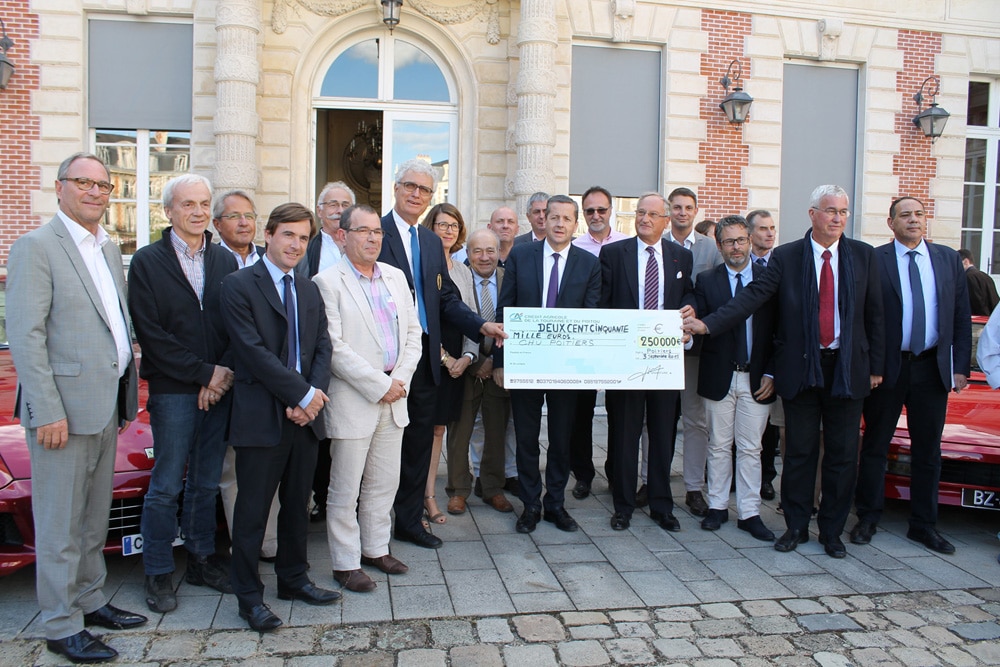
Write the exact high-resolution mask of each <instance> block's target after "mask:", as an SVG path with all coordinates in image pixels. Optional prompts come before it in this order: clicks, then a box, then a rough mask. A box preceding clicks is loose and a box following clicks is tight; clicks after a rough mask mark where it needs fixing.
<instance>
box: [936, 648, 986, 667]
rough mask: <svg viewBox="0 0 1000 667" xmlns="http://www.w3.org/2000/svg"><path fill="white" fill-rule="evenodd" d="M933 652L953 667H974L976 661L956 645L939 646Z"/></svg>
mask: <svg viewBox="0 0 1000 667" xmlns="http://www.w3.org/2000/svg"><path fill="white" fill-rule="evenodd" d="M934 654H935V655H937V656H938V657H940V658H941V659H942V660H944V661H945V662H946V663H948V664H949V665H954V666H955V667H974V665H976V664H978V661H977V660H976V659H975V658H973V657H972V656H971V655H969V654H968V653H966V652H965V651H963V650H961V649H960V648H958V647H957V646H941V647H938V648H936V649H934Z"/></svg>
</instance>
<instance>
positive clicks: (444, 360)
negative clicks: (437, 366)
mask: <svg viewBox="0 0 1000 667" xmlns="http://www.w3.org/2000/svg"><path fill="white" fill-rule="evenodd" d="M450 359H451V357H449V356H448V352H447V351H444V352H442V353H441V365H442V366H444V365H445V364H447V363H448V361H449V360H450Z"/></svg>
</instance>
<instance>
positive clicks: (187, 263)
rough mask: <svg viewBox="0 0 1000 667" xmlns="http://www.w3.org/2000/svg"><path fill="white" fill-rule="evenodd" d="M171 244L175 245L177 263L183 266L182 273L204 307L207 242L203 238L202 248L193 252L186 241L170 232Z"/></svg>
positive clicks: (172, 231)
mask: <svg viewBox="0 0 1000 667" xmlns="http://www.w3.org/2000/svg"><path fill="white" fill-rule="evenodd" d="M170 242H171V243H173V245H174V252H175V253H177V261H179V262H180V264H181V271H183V272H184V275H185V276H186V277H187V279H188V283H190V284H191V289H193V290H194V293H195V294H197V295H198V303H199V304H201V305H202V306H204V304H203V303H202V299H203V298H204V297H205V247H206V245H205V240H204V237H202V242H201V247H200V248H198V249H197V250H195V251H194V253H192V252H191V249H190V248H189V247H188V244H187V242H186V241H184V239H182V238H181V237H180V236H178V235H177V234H175V233H174V230H173V229H171V230H170Z"/></svg>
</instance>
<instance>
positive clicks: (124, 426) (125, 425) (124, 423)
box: [118, 420, 132, 435]
mask: <svg viewBox="0 0 1000 667" xmlns="http://www.w3.org/2000/svg"><path fill="white" fill-rule="evenodd" d="M131 425H132V422H130V421H124V420H122V425H121V426H119V427H118V435H121V434H122V433H124V432H125V431H127V430H128V427H129V426H131Z"/></svg>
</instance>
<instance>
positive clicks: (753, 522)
mask: <svg viewBox="0 0 1000 667" xmlns="http://www.w3.org/2000/svg"><path fill="white" fill-rule="evenodd" d="M736 527H737V528H739V529H740V530H745V531H747V532H748V533H750V535H751V536H753V538H754V539H758V540H760V541H761V542H774V533H772V532H771V531H770V530H769V529H768V527H767V526H765V525H764V522H763V521H762V520H761V518H760V516H759V515H758V516H751V517H748V518H746V519H738V520H737V521H736Z"/></svg>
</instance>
